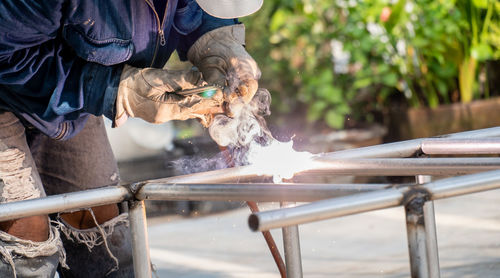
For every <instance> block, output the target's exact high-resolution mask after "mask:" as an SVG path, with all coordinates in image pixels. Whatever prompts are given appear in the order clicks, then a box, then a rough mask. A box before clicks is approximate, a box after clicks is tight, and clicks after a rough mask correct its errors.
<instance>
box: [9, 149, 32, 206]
mask: <svg viewBox="0 0 500 278" xmlns="http://www.w3.org/2000/svg"><path fill="white" fill-rule="evenodd" d="M25 158H26V154H25V153H24V152H22V151H21V150H19V149H17V148H10V149H6V150H4V151H0V198H1V199H0V202H14V201H21V200H27V199H34V198H39V197H40V196H41V193H40V189H38V188H36V186H35V179H34V178H33V176H32V168H31V167H25V166H24V161H25Z"/></svg>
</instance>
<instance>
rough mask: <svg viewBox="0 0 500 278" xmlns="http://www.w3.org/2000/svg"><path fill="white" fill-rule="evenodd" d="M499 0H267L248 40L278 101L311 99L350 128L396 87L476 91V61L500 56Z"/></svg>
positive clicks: (416, 98)
mask: <svg viewBox="0 0 500 278" xmlns="http://www.w3.org/2000/svg"><path fill="white" fill-rule="evenodd" d="M499 2H500V1H495V0H456V1H450V0H414V1H411V0H399V1H391V0H372V1H361V0H358V1H355V0H348V1H347V0H346V1H340V0H339V1H331V0H266V1H264V7H263V8H262V9H261V11H259V12H258V13H256V14H255V15H253V16H252V17H250V18H247V19H245V20H244V21H245V23H246V25H247V30H248V31H247V47H248V48H249V51H250V52H251V53H252V55H253V56H254V58H256V60H257V61H258V63H259V65H260V67H261V69H262V72H263V77H262V80H261V84H264V86H266V87H268V89H269V90H270V91H271V92H272V94H273V96H274V98H275V99H279V101H273V105H274V107H273V109H276V110H279V111H281V112H290V113H291V112H292V111H294V110H295V109H296V108H297V107H299V106H301V105H305V106H306V107H307V119H308V120H309V121H311V122H313V121H318V120H321V121H324V122H325V123H327V124H328V125H329V126H331V127H334V128H342V127H343V126H344V118H345V117H346V115H350V116H352V117H354V119H357V120H361V121H369V120H370V119H372V118H373V115H372V113H375V112H377V111H381V110H382V109H383V107H384V106H385V105H387V104H388V103H389V100H390V99H391V98H392V97H394V96H397V95H402V96H404V99H406V100H407V103H408V104H409V105H410V106H414V107H417V106H428V107H436V106H437V105H439V104H442V103H450V102H454V101H458V100H459V90H462V91H465V90H466V89H464V88H466V87H467V88H468V89H467V90H471V91H474V90H475V88H476V87H477V86H476V85H475V80H476V71H477V67H482V64H481V63H482V62H484V61H485V60H488V59H500V27H499V26H500V22H499V21H500V19H499V14H500V12H499V11H500V3H499ZM457 80H459V81H457ZM464 86H465V87H464ZM483 95H484V94H483ZM462 100H465V99H464V96H463V94H462Z"/></svg>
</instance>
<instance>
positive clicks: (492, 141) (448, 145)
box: [422, 138, 500, 155]
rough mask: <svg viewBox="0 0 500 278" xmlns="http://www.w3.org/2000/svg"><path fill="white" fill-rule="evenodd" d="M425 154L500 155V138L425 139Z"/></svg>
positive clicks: (423, 144)
mask: <svg viewBox="0 0 500 278" xmlns="http://www.w3.org/2000/svg"><path fill="white" fill-rule="evenodd" d="M422 152H423V153H425V154H443V155H450V154H500V138H480V139H425V140H423V141H422Z"/></svg>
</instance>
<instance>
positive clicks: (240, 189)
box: [136, 182, 393, 202]
mask: <svg viewBox="0 0 500 278" xmlns="http://www.w3.org/2000/svg"><path fill="white" fill-rule="evenodd" d="M391 186H393V185H391V184H304V183H301V184H296V183H295V184H269V183H267V184H266V183H264V184H255V183H243V184H163V183H156V182H152V183H148V184H146V185H144V186H143V187H142V189H141V190H140V191H139V192H138V193H137V194H136V198H138V199H139V200H171V201H172V200H173V201H175V200H189V201H228V200H230V201H256V202H275V201H290V202H312V201H317V200H322V199H326V198H333V197H337V196H344V195H350V194H353V193H359V192H368V191H374V190H380V189H384V188H388V187H391Z"/></svg>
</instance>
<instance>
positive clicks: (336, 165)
mask: <svg viewBox="0 0 500 278" xmlns="http://www.w3.org/2000/svg"><path fill="white" fill-rule="evenodd" d="M498 169H500V158H498V157H491V158H490V157H465V158H464V157H459V158H358V159H332V158H328V157H318V158H316V159H314V163H313V164H312V169H310V170H307V171H305V173H323V174H325V173H328V174H335V175H353V176H415V175H433V176H437V175H463V174H472V173H477V172H480V171H487V170H498Z"/></svg>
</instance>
